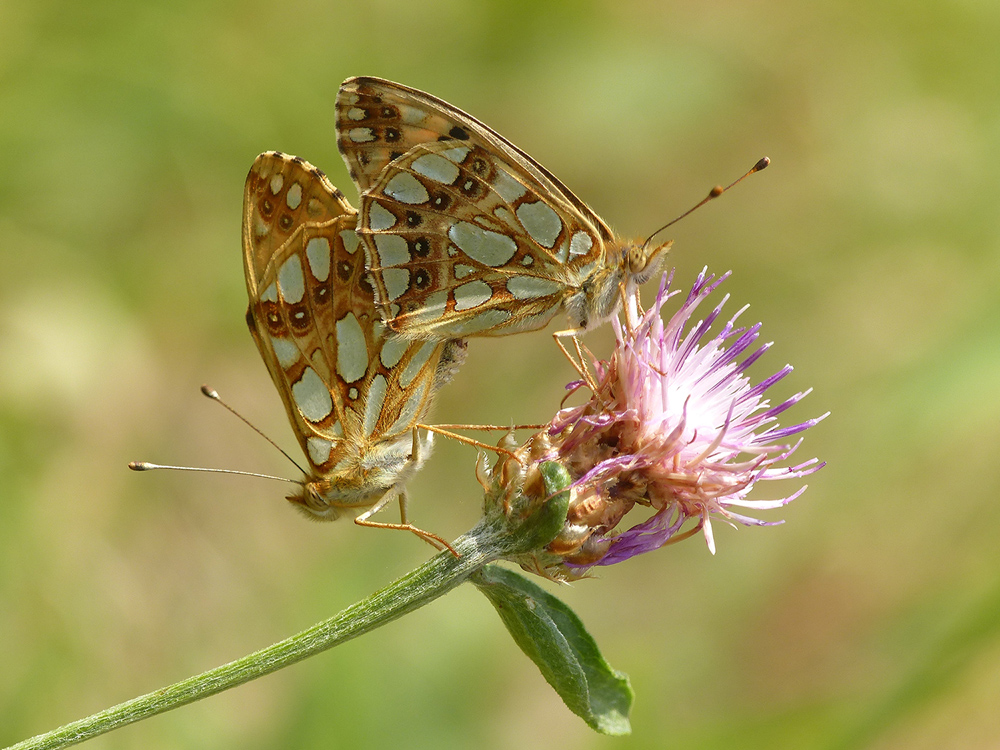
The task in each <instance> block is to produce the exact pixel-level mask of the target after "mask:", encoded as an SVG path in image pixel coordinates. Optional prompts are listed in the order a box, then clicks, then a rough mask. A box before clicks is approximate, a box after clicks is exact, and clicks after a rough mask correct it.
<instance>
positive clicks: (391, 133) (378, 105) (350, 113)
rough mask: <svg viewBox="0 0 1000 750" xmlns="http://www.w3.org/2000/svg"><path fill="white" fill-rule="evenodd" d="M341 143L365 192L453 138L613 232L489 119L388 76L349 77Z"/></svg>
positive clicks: (340, 104)
mask: <svg viewBox="0 0 1000 750" xmlns="http://www.w3.org/2000/svg"><path fill="white" fill-rule="evenodd" d="M336 109H337V146H338V148H339V149H340V153H341V155H342V156H343V157H344V162H345V163H346V164H347V169H348V171H349V172H350V174H351V179H353V180H354V182H355V184H357V186H358V191H359V192H361V193H364V192H365V191H366V190H368V188H370V187H371V186H372V184H373V183H374V182H375V181H376V179H378V177H379V175H380V174H381V173H382V170H384V169H385V168H386V167H387V166H389V164H390V163H391V162H392V161H393V160H395V159H397V158H399V157H400V156H402V155H403V154H405V153H406V152H407V151H409V150H410V149H411V148H413V147H414V146H417V145H420V144H424V143H434V142H436V141H446V140H454V141H459V142H463V143H465V144H466V145H468V146H470V147H472V148H479V149H484V150H485V151H487V152H489V153H491V154H496V155H498V156H500V157H501V158H503V159H505V160H506V161H507V162H509V163H511V164H516V165H518V167H519V169H520V170H521V171H522V172H523V174H524V175H525V176H526V177H527V178H528V179H529V180H530V181H532V182H534V183H536V191H537V192H539V193H544V194H547V195H548V196H549V197H550V200H551V201H553V202H555V203H562V202H565V203H566V205H567V207H569V208H571V210H573V211H576V212H578V213H580V214H581V215H582V216H583V217H584V218H585V219H586V221H588V222H589V223H591V224H593V225H594V226H595V227H596V228H597V230H598V231H599V232H600V234H601V237H602V239H604V240H611V239H613V238H614V234H613V233H612V232H611V230H610V229H609V228H608V226H607V225H606V224H605V223H604V222H603V221H602V220H601V218H600V217H599V216H597V214H596V213H594V211H593V210H592V209H591V208H590V207H589V206H587V205H586V204H585V203H584V202H583V201H581V200H580V199H579V198H577V197H576V196H575V195H574V194H573V192H572V191H571V190H570V189H569V188H568V187H566V186H565V185H564V184H563V183H562V182H561V181H560V180H559V179H558V178H556V177H555V175H553V174H552V173H551V172H549V171H548V170H547V169H546V168H545V167H543V166H542V165H541V164H539V163H538V162H536V161H535V160H534V159H532V158H531V157H530V156H528V154H526V153H525V152H524V151H522V150H521V149H519V148H518V147H517V146H515V145H514V144H513V143H511V142H510V141H508V140H507V139H506V138H504V137H503V136H502V135H500V134H499V133H497V132H496V131H495V130H493V129H492V128H491V127H489V126H488V125H486V124H485V123H483V122H481V121H479V120H477V119H476V118H475V117H473V116H472V115H470V114H468V113H466V112H463V111H462V110H460V109H459V108H458V107H455V106H453V105H451V104H449V103H448V102H446V101H444V100H443V99H439V98H437V97H436V96H432V95H431V94H428V93H426V92H423V91H420V90H418V89H414V88H411V87H409V86H404V85H402V84H399V83H394V82H392V81H387V80H385V79H384V78H374V77H369V76H358V77H355V78H348V79H347V80H346V81H344V82H343V83H342V84H341V86H340V91H339V92H338V94H337V105H336Z"/></svg>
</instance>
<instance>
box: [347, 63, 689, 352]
mask: <svg viewBox="0 0 1000 750" xmlns="http://www.w3.org/2000/svg"><path fill="white" fill-rule="evenodd" d="M336 126H337V145H338V147H339V149H340V152H341V155H342V156H343V158H344V161H345V163H346V164H347V168H348V171H349V172H350V175H351V178H352V179H353V180H354V182H355V183H356V184H357V186H358V190H359V192H360V194H361V208H360V212H359V215H358V226H357V232H358V235H359V236H360V238H361V241H362V242H363V243H364V246H365V251H366V252H367V254H368V262H369V270H370V271H371V273H372V278H373V282H374V286H375V299H376V303H377V306H378V309H379V313H380V314H381V316H382V319H383V320H384V321H385V324H386V326H387V327H388V328H389V329H390V330H391V331H392V332H393V333H395V334H398V335H399V336H401V337H403V338H405V339H410V340H421V339H426V340H445V339H449V338H460V337H465V336H502V335H506V334H510V333H516V332H519V331H529V330H535V329H538V328H542V327H543V326H545V325H546V324H547V323H548V322H549V321H550V320H551V319H552V318H553V317H554V316H555V315H556V314H557V313H558V312H559V310H563V311H564V312H565V313H566V314H567V315H568V317H569V320H570V323H571V325H572V327H573V329H572V330H571V331H566V332H564V333H578V332H582V331H585V330H587V329H589V328H592V327H594V326H596V325H598V324H599V323H601V322H603V321H605V320H607V319H608V318H610V317H612V316H614V315H615V313H616V312H617V310H618V308H619V305H620V303H621V300H622V298H623V295H626V294H629V293H634V291H635V290H636V289H637V288H638V287H639V286H640V285H641V284H643V283H645V282H646V281H647V280H648V279H650V278H651V277H652V276H653V275H654V274H655V273H656V272H657V270H658V269H659V267H660V264H661V261H662V259H663V257H664V255H665V253H666V251H667V250H668V248H669V247H670V244H671V243H669V242H667V243H664V244H661V245H658V246H655V247H651V246H649V243H648V241H647V242H645V243H634V242H628V241H624V240H621V239H619V238H618V237H616V236H615V234H614V233H613V232H612V231H611V229H610V228H609V227H608V226H607V224H605V223H604V221H603V220H601V218H600V217H599V216H598V215H597V214H596V213H594V211H592V210H591V209H590V208H589V207H588V206H587V205H586V204H585V203H584V202H583V201H581V200H580V199H579V198H577V197H576V196H575V195H574V194H573V193H572V192H571V191H570V190H569V188H567V187H566V186H565V185H563V183H562V182H560V181H559V180H558V179H557V178H556V177H555V176H554V175H552V173H551V172H549V171H548V170H547V169H545V167H543V166H542V165H540V164H539V163H538V162H536V161H535V160H534V159H532V158H531V157H530V156H528V155H527V154H526V153H524V152H523V151H522V150H521V149H519V148H518V147H517V146H515V145H513V144H512V143H511V142H510V141H508V140H507V139H505V138H504V137H503V136H501V135H499V134H498V133H496V132H495V131H493V130H492V129H490V128H489V127H488V126H486V125H484V124H483V123H482V122H480V121H479V120H477V119H475V118H474V117H472V116H471V115H468V114H466V113H465V112H463V111H461V110H460V109H458V108H456V107H453V106H452V105H450V104H448V103H447V102H444V101H442V100H441V99H438V98H436V97H433V96H431V95H430V94H425V93H424V92H422V91H418V90H416V89H412V88H409V87H406V86H402V85H400V84H398V83H392V82H391V81H386V80H383V79H380V78H367V77H365V78H349V79H347V80H346V81H344V83H343V84H342V85H341V87H340V91H339V93H338V95H337V103H336Z"/></svg>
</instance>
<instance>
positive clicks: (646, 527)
mask: <svg viewBox="0 0 1000 750" xmlns="http://www.w3.org/2000/svg"><path fill="white" fill-rule="evenodd" d="M727 277H728V274H726V275H724V276H722V277H721V278H718V279H716V278H715V277H714V276H711V275H708V274H707V272H706V271H704V270H703V271H702V273H701V274H700V275H699V277H698V279H697V281H696V282H695V284H694V286H693V288H692V289H691V291H690V292H689V293H688V295H687V299H685V300H684V302H683V304H682V305H681V306H680V309H679V310H677V312H675V313H674V314H673V315H672V316H671V317H670V319H669V320H667V321H664V320H663V319H662V317H661V315H660V313H661V310H662V308H663V306H664V304H665V303H666V302H667V300H668V299H670V298H672V297H674V296H675V295H677V294H679V292H676V291H675V292H670V291H669V288H670V281H671V277H670V276H665V277H664V280H663V282H662V284H661V287H660V290H659V293H658V294H657V297H656V302H655V304H654V305H653V307H651V308H650V309H649V310H646V311H643V310H642V309H641V308H640V307H639V305H638V302H637V301H635V300H632V301H631V303H630V305H628V306H627V308H626V311H625V323H624V324H622V323H621V322H620V321H615V322H614V324H615V333H616V338H617V345H616V348H615V351H614V353H613V355H612V357H611V358H610V360H608V361H606V362H605V361H594V362H592V363H591V365H592V368H593V371H591V369H590V368H588V367H586V366H585V365H584V364H583V363H579V364H580V368H579V369H580V372H581V376H582V379H581V380H578V381H576V382H575V383H571V384H570V385H569V386H568V388H569V390H570V391H577V390H579V389H582V388H584V387H589V388H590V390H591V396H590V398H589V400H588V401H587V402H586V403H584V404H583V405H581V406H574V407H570V408H565V409H563V410H562V411H560V412H559V413H558V414H557V415H556V417H555V419H553V421H552V422H551V423H550V425H549V427H548V429H547V430H546V431H545V432H544V434H539V435H536V436H535V437H534V438H532V439H531V440H530V441H529V443H528V444H527V445H526V446H525V447H524V449H523V450H522V455H523V456H524V457H528V456H529V455H530V456H531V457H532V459H534V460H538V459H536V458H535V457H536V456H539V454H542V456H541V458H542V460H553V461H558V462H560V463H561V464H562V465H563V466H565V467H566V468H567V470H568V471H569V474H570V477H571V478H572V482H573V490H574V494H573V499H572V501H571V503H570V509H569V515H568V518H567V522H566V525H565V526H564V528H563V530H562V532H561V533H560V534H559V535H558V536H557V537H556V539H555V540H554V541H553V542H552V543H551V544H549V545H548V547H547V548H546V555H544V556H543V557H545V558H546V559H544V560H543V559H539V560H537V561H536V564H537V565H538V566H540V567H541V568H544V569H546V570H548V571H549V572H550V573H552V574H555V575H562V576H566V575H569V576H570V577H577V576H579V575H581V574H583V573H584V572H585V571H586V569H587V568H590V567H592V566H595V565H610V564H612V563H616V562H620V561H622V560H626V559H628V558H630V557H632V556H634V555H637V554H640V553H642V552H647V551H650V550H654V549H657V548H659V547H662V546H663V545H664V544H668V543H670V542H674V541H678V540H680V539H682V538H686V537H687V536H690V535H692V534H694V533H696V532H698V531H699V530H700V531H701V532H702V533H703V534H704V537H705V541H706V542H707V544H708V547H709V549H710V550H711V551H712V552H713V553H714V552H715V537H714V534H713V530H712V520H713V518H721V519H723V520H725V521H727V522H730V523H733V522H735V523H740V524H744V525H753V526H767V525H773V524H777V523H781V521H762V520H759V519H757V518H754V517H751V516H748V515H745V514H744V512H743V509H750V510H767V509H772V508H777V507H780V506H783V505H785V504H786V503H788V502H790V501H791V500H793V499H795V498H796V497H798V496H799V495H800V494H801V493H802V492H803V491H804V490H805V486H802V487H801V488H799V489H797V490H796V491H794V492H792V493H791V494H789V495H787V496H785V497H783V498H780V499H777V500H750V499H747V495H748V494H749V493H750V491H751V490H752V489H753V487H754V485H755V484H756V483H757V482H760V481H768V480H774V479H793V478H799V477H803V476H806V475H807V474H811V473H812V472H814V471H817V470H818V469H820V468H822V466H823V465H824V464H821V463H819V462H818V460H817V459H811V460H809V461H806V462H804V463H800V464H797V465H791V466H788V465H784V466H782V465H780V464H785V463H786V461H787V459H789V457H790V456H791V455H792V454H793V453H794V452H795V450H796V449H797V448H798V447H799V444H800V442H801V440H798V441H795V442H790V441H789V438H791V437H792V436H793V435H796V434H798V433H800V432H802V431H803V430H806V429H807V428H809V427H811V426H813V425H815V424H816V423H817V422H819V421H820V420H821V419H823V418H824V417H825V416H826V414H824V415H823V416H821V417H819V418H816V419H810V420H807V421H805V422H800V423H798V424H796V425H793V426H791V427H781V426H780V425H779V424H778V421H777V419H778V415H779V414H781V413H782V412H783V411H785V410H786V409H788V408H789V407H790V406H792V405H793V404H795V403H797V402H798V401H800V400H801V399H802V398H803V397H804V396H805V395H807V394H808V393H809V391H805V392H803V393H798V394H796V395H794V396H792V397H791V398H789V399H787V400H785V401H782V402H781V403H780V404H777V405H774V406H772V405H771V404H770V402H769V401H768V400H767V398H766V397H765V394H766V391H767V390H768V389H769V388H770V387H771V386H772V385H774V384H775V383H777V382H778V381H779V380H781V379H782V378H784V377H785V376H786V375H787V374H788V373H789V372H791V370H792V368H791V366H788V365H786V366H785V367H783V368H781V369H780V370H778V372H776V373H774V374H773V375H771V376H770V377H768V378H766V379H764V380H762V381H760V382H759V383H756V384H753V383H751V381H750V378H749V377H748V376H747V374H746V371H747V369H748V368H749V367H750V365H751V364H753V363H754V362H756V361H757V360H758V359H759V358H760V356H761V355H762V354H763V353H764V352H765V351H767V349H768V348H769V347H770V344H763V345H758V344H757V339H758V337H759V335H760V334H759V331H760V324H759V323H758V324H755V325H752V326H749V327H739V326H737V319H738V318H739V317H740V315H741V314H742V313H743V312H744V311H745V310H746V308H745V307H744V308H743V309H741V310H739V311H738V312H737V313H736V314H735V315H734V316H733V317H732V318H730V319H729V321H728V322H726V323H725V324H724V325H722V327H721V329H720V330H718V331H717V332H716V333H714V334H712V333H710V330H711V329H712V327H713V326H714V325H715V323H716V321H717V320H718V319H719V317H720V315H721V314H722V308H723V306H724V305H725V303H726V301H727V300H728V295H727V296H726V297H724V298H723V299H722V300H721V301H720V302H719V304H718V305H716V307H715V308H714V309H713V310H712V311H711V312H710V313H709V314H708V315H707V316H706V317H705V318H704V319H703V320H701V321H699V322H697V323H694V324H691V325H689V321H690V320H691V318H692V316H693V315H694V313H695V311H696V310H697V309H698V307H699V306H700V305H701V303H702V302H703V301H704V300H705V298H706V297H708V296H709V295H710V294H711V293H712V292H714V291H715V290H716V289H717V287H718V286H719V285H720V284H721V283H722V282H723V281H724V280H725V279H726V278H727ZM539 442H540V443H543V444H544V445H545V446H546V449H545V450H544V451H540V450H539V446H538V444H537V443H539ZM532 445H533V446H534V447H533V448H531V449H530V450H529V446H532ZM635 506H642V507H646V508H649V509H651V510H652V515H650V516H648V517H646V518H645V520H642V521H641V522H638V523H636V524H635V525H633V526H631V527H630V528H628V529H626V530H622V531H620V530H618V526H619V524H620V523H621V522H622V521H623V520H624V519H625V517H626V516H627V515H628V514H629V512H630V511H632V510H633V508H634V507H635ZM689 520H692V521H694V525H693V526H691V525H690V524H689V525H688V528H687V529H686V530H685V531H683V532H682V528H683V527H684V526H685V524H686V522H687V521H689ZM549 555H552V556H554V557H553V558H550V557H549Z"/></svg>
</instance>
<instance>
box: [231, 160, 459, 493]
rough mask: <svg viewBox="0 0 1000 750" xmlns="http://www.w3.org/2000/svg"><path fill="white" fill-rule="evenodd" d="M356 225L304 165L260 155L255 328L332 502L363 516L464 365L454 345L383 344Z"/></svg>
mask: <svg viewBox="0 0 1000 750" xmlns="http://www.w3.org/2000/svg"><path fill="white" fill-rule="evenodd" d="M356 218H357V214H356V212H355V210H354V209H353V208H352V207H351V206H350V204H348V203H347V201H346V200H345V199H344V197H343V195H342V194H341V193H340V191H339V190H337V189H336V188H335V187H333V186H332V185H331V184H330V182H329V180H327V178H326V176H325V175H324V174H323V173H322V172H321V171H320V170H318V169H316V168H315V167H313V166H312V165H310V164H308V163H307V162H305V161H303V160H301V159H299V158H297V157H290V156H287V155H284V154H280V153H277V152H269V153H265V154H261V155H260V156H259V157H257V160H256V161H255V162H254V165H253V167H252V168H251V170H250V174H249V176H248V177H247V183H246V191H245V194H244V222H243V247H244V265H245V271H246V280H247V289H248V292H249V296H250V308H249V310H248V313H247V322H248V324H249V325H250V330H251V333H252V334H253V337H254V340H255V341H256V342H257V346H258V348H259V349H260V352H261V355H262V357H263V359H264V362H265V363H266V364H267V367H268V370H269V371H270V373H271V377H272V379H273V380H274V383H275V386H276V387H277V389H278V392H279V393H280V394H281V398H282V401H283V402H284V404H285V409H286V411H287V412H288V416H289V419H290V420H291V423H292V427H293V430H294V431H295V434H296V437H297V438H298V440H299V443H300V445H301V446H302V449H303V452H304V453H305V454H306V456H307V457H308V459H309V463H310V465H311V467H312V470H313V474H314V475H315V477H318V478H320V479H322V480H323V483H322V487H323V492H324V494H325V495H326V496H327V497H326V500H328V501H329V502H330V504H331V505H356V506H364V505H369V504H371V503H373V502H374V501H375V500H377V499H378V497H380V496H381V495H382V494H384V493H385V492H386V491H387V490H388V489H389V488H390V487H392V486H393V485H394V484H396V481H397V479H398V477H399V475H400V473H401V472H402V470H403V467H404V465H405V464H406V462H407V461H408V460H409V457H410V456H409V453H410V443H409V437H408V434H409V432H410V431H411V430H412V428H413V425H414V424H415V423H416V422H417V421H419V420H420V419H421V418H422V417H423V416H424V415H425V414H426V412H427V409H428V408H429V405H430V399H431V396H432V395H433V391H434V390H435V389H436V387H437V386H438V385H440V383H441V382H442V381H443V380H444V379H447V377H448V376H450V374H451V373H452V372H453V370H454V368H455V367H457V359H458V355H457V354H456V346H455V344H454V343H451V342H448V343H437V342H427V343H407V342H404V341H400V340H395V339H393V340H389V339H386V338H385V336H384V326H383V325H382V323H381V321H380V320H379V316H378V315H377V313H376V311H375V307H374V297H373V290H372V287H371V285H370V283H369V281H368V275H367V273H366V271H365V265H364V253H363V252H362V251H361V250H360V247H359V242H358V237H357V235H356V234H355V231H354V229H355V223H356ZM404 441H405V444H404Z"/></svg>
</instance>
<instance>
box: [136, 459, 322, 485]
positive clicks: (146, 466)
mask: <svg viewBox="0 0 1000 750" xmlns="http://www.w3.org/2000/svg"><path fill="white" fill-rule="evenodd" d="M128 467H129V468H130V469H131V470H132V471H152V470H153V469H173V470H174V471H207V472H209V473H211V474H239V475H240V476H244V477H258V478H260V479H276V480H277V481H279V482H291V483H292V484H297V485H299V486H300V487H301V486H303V485H304V484H305V483H304V482H301V481H299V480H297V479H288V478H287V477H275V476H272V475H270V474H257V473H256V472H253V471H237V470H236V469H206V468H203V467H200V466H165V465H163V464H152V463H150V462H149V461H129V463H128Z"/></svg>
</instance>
